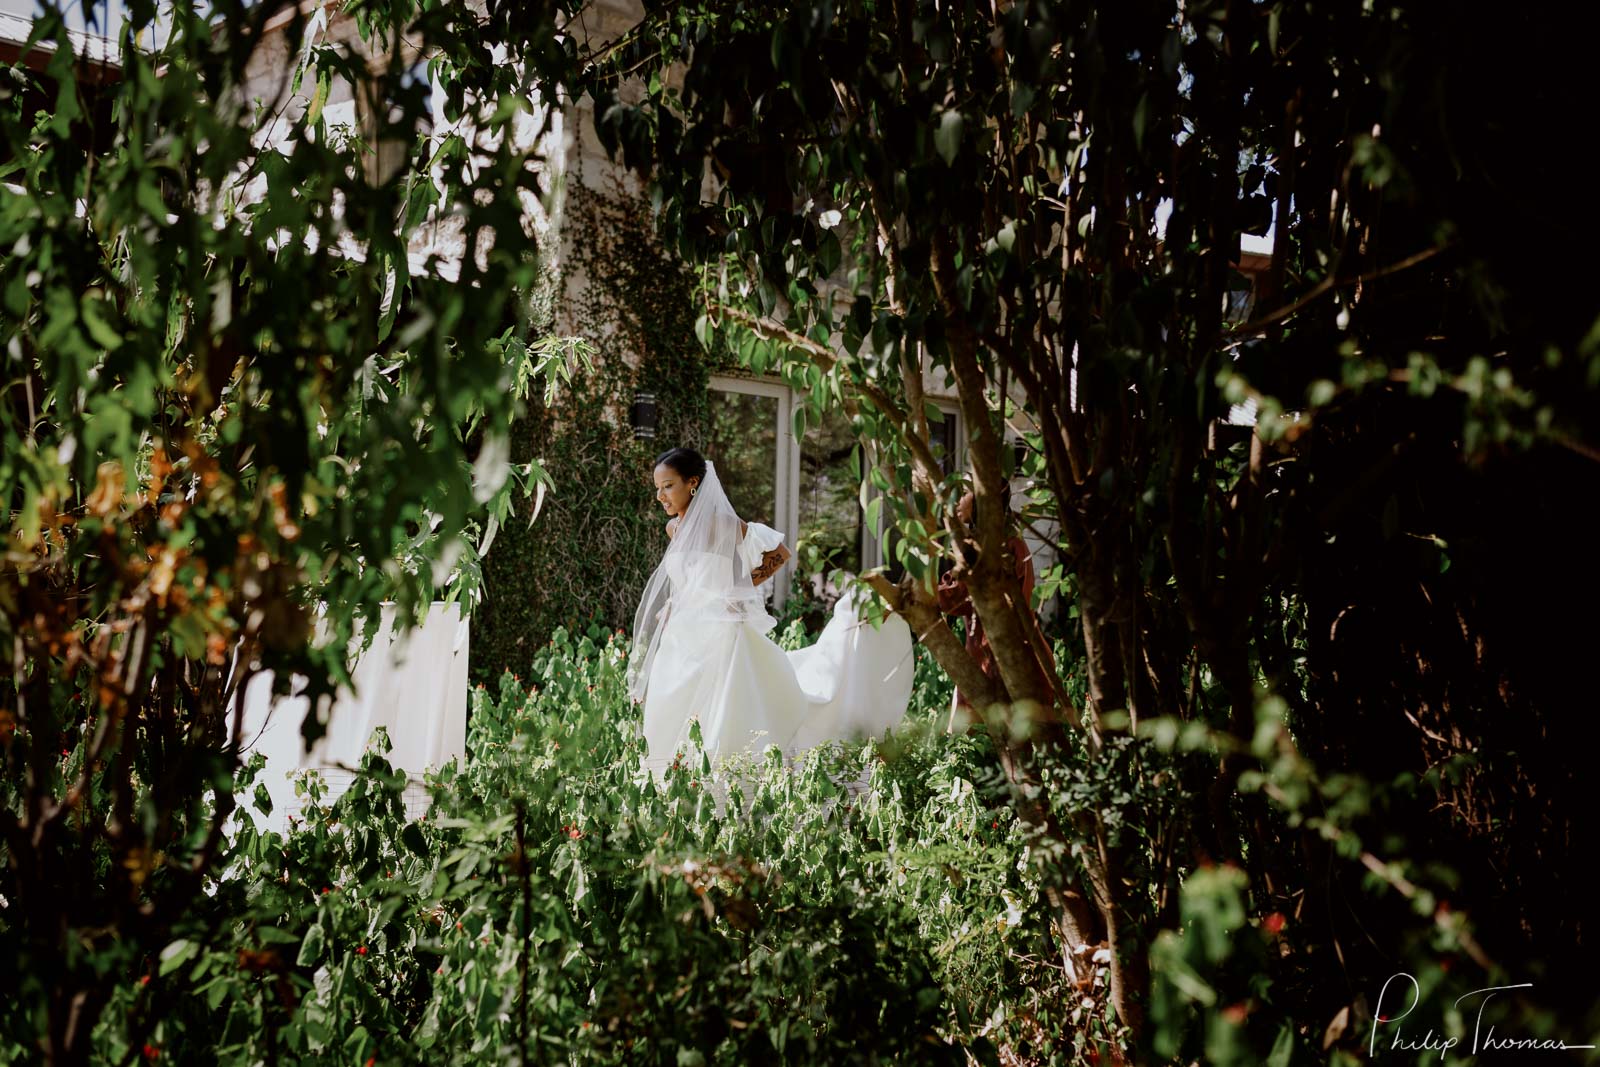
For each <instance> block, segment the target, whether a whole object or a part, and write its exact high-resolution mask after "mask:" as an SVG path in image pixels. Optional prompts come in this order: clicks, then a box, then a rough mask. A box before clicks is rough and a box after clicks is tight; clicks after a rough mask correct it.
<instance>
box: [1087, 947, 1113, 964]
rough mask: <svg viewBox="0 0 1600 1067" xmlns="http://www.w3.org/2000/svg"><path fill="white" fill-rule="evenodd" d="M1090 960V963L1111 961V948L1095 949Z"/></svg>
mask: <svg viewBox="0 0 1600 1067" xmlns="http://www.w3.org/2000/svg"><path fill="white" fill-rule="evenodd" d="M1090 962H1091V963H1110V962H1111V950H1110V949H1108V948H1102V949H1096V950H1095V954H1094V955H1093V956H1092V957H1091V958H1090Z"/></svg>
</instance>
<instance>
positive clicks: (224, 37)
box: [0, 2, 567, 1063]
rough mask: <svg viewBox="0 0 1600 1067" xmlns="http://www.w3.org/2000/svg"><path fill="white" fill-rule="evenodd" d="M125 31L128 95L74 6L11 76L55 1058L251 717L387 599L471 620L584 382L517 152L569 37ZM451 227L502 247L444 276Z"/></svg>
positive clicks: (3, 400) (23, 1003)
mask: <svg viewBox="0 0 1600 1067" xmlns="http://www.w3.org/2000/svg"><path fill="white" fill-rule="evenodd" d="M112 6H114V7H115V8H116V9H117V13H118V16H119V17H122V16H125V19H124V21H122V22H121V24H119V25H115V26H112V27H111V28H110V32H111V33H112V34H113V36H114V39H115V41H116V43H117V45H118V48H117V55H116V68H115V70H114V72H113V73H112V75H110V76H109V77H108V78H98V77H95V76H92V75H94V73H95V71H96V70H97V69H100V68H94V67H91V66H90V65H89V64H88V63H87V61H82V62H80V60H79V59H78V58H77V57H76V56H75V54H74V47H73V44H72V41H71V39H70V37H69V34H68V33H67V31H66V28H65V24H64V22H63V19H62V17H61V15H60V12H59V11H58V10H57V9H56V8H55V7H54V6H52V5H45V8H44V10H43V12H42V13H41V15H40V16H39V17H38V18H37V19H35V21H34V24H33V26H34V29H33V34H32V38H31V39H30V40H29V41H28V42H26V44H25V46H24V48H23V52H24V53H29V55H28V60H29V62H32V61H34V60H38V59H40V57H42V59H43V65H42V69H35V67H34V66H30V65H29V62H19V63H17V64H15V65H14V66H10V67H8V68H7V70H6V71H5V76H4V77H3V78H0V138H3V153H0V161H3V162H0V171H3V173H0V177H3V178H4V181H5V184H4V186H3V188H0V246H3V247H4V248H5V249H6V250H7V251H6V254H5V256H4V258H3V259H0V294H3V296H0V300H3V311H0V349H3V351H4V355H3V356H0V360H3V363H4V366H5V368H6V370H5V375H4V380H3V387H0V388H3V393H0V494H3V497H0V508H3V509H4V510H3V514H4V520H3V521H4V536H5V544H4V548H3V550H4V559H3V561H0V647H4V649H5V650H6V654H5V662H6V668H5V670H4V673H3V675H0V852H3V860H4V863H3V865H0V895H3V897H4V910H3V918H0V955H3V956H4V958H5V959H6V961H7V963H6V966H5V967H3V968H0V992H3V993H4V996H5V998H6V1001H7V1003H8V1005H9V1006H10V1009H9V1011H8V1017H9V1018H8V1022H7V1027H8V1028H9V1032H10V1034H11V1035H12V1036H13V1037H14V1038H17V1039H20V1040H22V1041H24V1043H25V1044H26V1045H27V1046H29V1047H33V1046H35V1045H36V1044H37V1047H38V1048H39V1049H40V1051H41V1053H42V1054H43V1055H44V1056H45V1057H47V1058H48V1059H49V1060H50V1061H51V1062H54V1063H73V1062H82V1061H83V1060H84V1059H85V1058H86V1057H87V1056H88V1055H89V1039H90V1033H91V1031H92V1030H93V1028H94V1027H95V1026H96V1024H97V1021H98V1020H99V1019H100V1016H101V1012H102V1010H103V1009H104V1007H105V1006H106V1005H107V1004H108V1003H109V1001H110V999H111V998H112V996H113V995H114V994H115V988H114V987H113V986H112V985H110V984H108V983H107V982H106V981H105V976H106V975H108V974H111V973H114V972H115V973H121V972H124V971H127V970H128V969H129V968H130V967H132V966H133V965H134V962H135V961H137V960H139V959H141V958H142V957H143V956H144V955H145V954H146V953H148V952H152V951H159V950H160V949H161V947H162V946H163V945H166V944H167V943H168V942H169V941H170V930H171V929H172V927H173V925H174V924H175V923H178V922H180V921H181V920H182V919H183V918H184V916H185V915H186V914H188V913H189V910H190V909H191V908H192V907H193V906H194V904H195V901H196V899H197V897H198V896H200V895H201V892H202V886H203V885H204V883H205V879H206V877H207V875H208V871H209V870H210V868H211V866H212V864H213V863H214V862H215V860H216V858H217V856H218V852H219V849H220V848H221V847H222V842H223V835H222V828H223V824H224V821H225V820H226V818H227V816H228V814H229V812H230V811H231V810H232V808H233V793H232V791H231V789H230V788H229V784H230V782H231V781H232V780H233V774H234V770H235V766H236V764H237V753H238V751H239V746H240V740H241V739H240V737H239V734H238V726H237V724H238V722H239V721H240V718H239V717H237V716H235V717H234V718H233V719H232V720H231V721H232V725H230V719H229V715H228V710H229V708H230V707H231V706H232V705H233V703H234V701H235V700H236V698H237V697H238V695H239V694H240V693H242V691H243V689H244V687H245V686H246V685H247V684H248V683H249V681H250V679H251V678H252V677H254V676H256V675H257V674H258V673H259V672H261V671H263V670H272V671H274V672H275V679H276V682H275V684H276V686H277V687H278V688H279V689H280V690H283V689H286V688H287V687H288V686H289V684H290V680H291V676H292V675H293V674H299V675H301V676H302V677H304V679H305V680H306V683H307V686H308V690H307V691H308V693H309V695H310V696H311V698H312V700H313V702H314V703H316V702H318V700H319V698H320V697H321V696H323V695H325V694H328V693H331V692H332V691H333V689H334V687H335V686H336V685H337V684H338V683H339V682H340V681H342V680H345V679H347V678H348V660H349V657H350V656H351V654H352V650H351V640H352V638H353V637H354V636H355V635H356V634H357V633H358V632H360V629H359V628H360V627H361V625H362V622H363V620H364V619H365V620H371V619H374V618H375V617H376V615H377V612H378V611H379V605H380V603H381V602H382V601H384V600H393V601H397V602H398V603H399V605H400V607H401V615H402V617H404V618H407V619H409V618H410V617H412V615H413V614H414V613H415V612H416V611H417V610H419V608H420V607H421V606H423V605H426V604H427V603H429V602H430V601H433V600H435V599H443V598H454V597H463V598H466V599H468V600H469V601H470V599H472V597H473V596H474V595H475V587H476V577H475V575H476V569H475V564H476V559H475V547H476V546H477V545H478V544H480V543H481V542H480V537H485V536H487V534H488V532H489V526H490V524H492V523H493V522H495V521H497V520H498V519H500V518H504V517H505V516H506V514H507V513H508V512H509V509H510V504H511V497H512V495H513V494H514V492H515V491H516V490H517V489H519V488H521V487H524V486H525V485H526V483H527V481H528V480H529V479H532V478H536V477H537V476H538V472H537V471H536V470H534V469H533V468H523V469H521V470H518V471H513V470H512V469H511V467H510V465H509V463H508V461H507V449H506V447H505V442H506V435H507V432H508V426H509V424H510V421H511V419H512V417H513V415H514V413H515V412H516V410H517V408H518V407H519V406H520V405H521V404H522V403H523V401H524V400H525V398H526V397H527V395H528V393H529V391H530V389H531V388H532V385H533V382H534V381H535V380H536V379H537V378H538V377H539V376H540V375H541V373H545V372H550V373H551V376H552V377H559V375H555V374H554V373H553V372H554V371H555V370H557V369H559V368H563V367H564V366H565V364H564V361H563V360H564V353H563V352H562V351H560V350H559V349H558V348H556V347H552V346H550V345H548V344H546V345H545V346H544V347H542V348H540V347H530V336H529V334H528V331H527V329H526V318H527V315H526V308H525V307H524V304H525V302H526V301H525V297H526V295H527V294H529V293H531V292H532V291H533V289H534V287H535V283H536V281H537V278H538V273H539V256H540V246H539V241H540V237H539V234H538V231H537V228H534V227H525V226H524V220H525V217H526V216H527V215H529V214H530V213H531V212H532V210H533V208H534V207H535V206H536V204H537V202H538V200H539V198H540V197H541V196H542V195H543V194H544V192H545V190H544V189H543V188H542V187H541V184H540V181H541V178H540V173H541V172H540V168H539V166H538V163H539V160H538V158H537V156H536V154H535V153H534V151H533V150H532V148H530V147H529V146H530V145H531V144H537V141H534V140H531V139H522V138H512V137H507V136H501V134H502V133H503V132H505V131H506V130H508V129H510V128H512V127H513V126H514V125H515V124H516V123H517V122H519V121H523V120H525V119H527V118H528V117H529V113H530V103H529V101H530V94H531V93H532V92H533V90H534V87H535V86H536V85H537V84H538V83H539V81H540V79H543V78H547V77H550V76H552V75H559V68H560V67H561V65H562V64H563V63H564V62H565V57H566V55H567V52H566V51H565V50H564V48H563V46H562V45H561V44H560V43H559V42H558V41H557V40H556V38H555V32H554V22H553V15H552V13H551V12H549V11H539V12H532V11H528V12H523V11H515V12H511V11H501V12H498V13H497V14H495V15H494V16H492V17H489V18H485V19H465V20H463V19H457V18H454V17H453V16H452V15H451V13H450V12H449V11H448V10H444V9H441V8H439V7H437V6H434V5H431V4H412V3H394V4H390V3H363V4H360V5H358V6H357V7H356V8H355V9H354V12H353V14H345V15H341V16H339V17H338V20H337V28H338V32H337V33H335V32H334V29H335V26H334V23H333V22H331V21H330V19H331V17H332V16H330V13H329V12H328V10H327V9H326V8H323V7H320V6H318V7H316V8H315V9H314V10H311V11H309V12H301V11H300V9H298V8H290V9H289V10H287V11H285V12H284V15H285V16H286V17H288V18H289V21H288V23H287V24H286V25H280V23H282V22H283V20H282V19H276V20H275V19H274V16H275V15H276V14H277V13H278V12H277V9H278V7H279V5H273V4H256V3H240V2H232V3H230V2H222V3H207V4H205V5H198V6H194V5H186V4H178V5H171V6H167V5H164V6H163V8H162V12H161V20H160V22H159V24H158V23H157V21H156V15H157V12H156V5H155V4H153V3H132V4H127V5H120V4H119V5H112ZM96 17H97V18H98V19H99V20H101V21H100V25H101V27H102V28H104V25H105V24H104V20H105V19H106V18H107V17H108V15H107V13H106V12H105V11H104V10H101V11H99V12H98V14H97V16H96ZM402 44H404V47H402ZM512 44H514V45H515V47H516V49H517V52H518V55H519V57H520V62H519V63H518V64H516V65H514V66H513V65H505V64H499V63H496V62H495V61H494V53H495V50H496V49H497V48H499V49H501V50H502V51H503V50H504V48H505V47H507V46H509V45H512ZM274 48H276V49H281V50H282V51H281V54H283V55H284V56H286V57H287V58H286V61H285V63H284V64H283V65H281V66H280V67H278V68H271V69H274V70H275V73H274V76H273V77H272V78H270V79H268V81H267V82H266V83H265V84H262V83H260V82H257V81H253V80H252V79H253V78H254V76H255V73H256V72H257V71H258V69H259V65H258V64H257V63H256V62H255V61H256V59H257V57H258V52H263V51H264V52H267V53H270V52H271V51H272V49H274ZM407 49H420V50H421V51H422V53H423V54H425V55H427V56H428V57H429V69H430V70H431V76H432V82H433V84H434V85H436V86H437V87H438V89H439V91H440V94H441V97H442V99H443V101H444V103H445V107H444V112H445V113H444V114H442V115H440V116H438V117H437V118H438V120H439V121H438V122H437V123H435V121H434V119H435V117H434V116H432V115H431V111H430V101H429V90H428V86H427V82H425V81H424V82H418V81H417V80H416V79H414V78H410V77H408V70H409V68H410V67H411V65H412V62H413V59H412V56H411V55H408V54H407V51H406V50H407ZM101 73H104V71H103V70H101ZM335 91H337V92H339V93H341V94H343V95H344V96H346V97H353V98H354V99H355V100H356V101H357V102H358V106H359V108H358V117H361V116H365V117H361V118H360V121H359V122H357V123H355V124H353V125H352V124H350V123H334V122H332V121H331V120H330V117H329V116H330V110H329V108H328V106H327V105H328V104H329V100H330V96H331V95H332V94H334V93H335ZM90 101H92V102H93V104H94V106H89V103H88V102H90ZM538 119H539V116H538V115H537V114H534V115H533V116H532V120H533V125H534V127H535V129H536V128H537V126H538ZM379 149H382V150H383V152H382V158H383V159H385V160H398V162H397V163H395V164H394V165H386V166H383V167H380V166H379V165H378V157H377V156H376V155H375V153H376V152H377V151H378V150H379ZM443 220H448V221H449V223H450V225H452V226H454V227H455V228H456V229H457V231H458V232H459V233H460V234H461V236H462V238H463V241H464V247H465V248H466V249H468V250H470V254H467V255H463V256H460V257H458V258H457V260H456V261H455V262H446V261H445V260H444V259H442V258H441V257H429V258H428V259H427V261H426V262H419V263H416V264H413V262H412V259H411V251H412V249H411V242H412V239H413V237H415V236H416V235H417V234H418V232H419V231H420V230H421V228H422V227H424V226H428V225H432V224H435V223H441V222H442V221H443ZM472 437H477V438H481V439H482V440H483V441H484V442H485V444H484V446H483V448H482V449H481V450H480V451H479V452H478V454H477V458H476V461H475V462H472V463H469V462H468V458H469V456H468V452H467V448H466V442H467V440H468V439H469V438H472ZM319 605H320V608H319ZM323 725H324V724H323V722H322V721H321V719H320V718H319V716H318V715H311V716H308V717H307V719H306V724H305V732H306V734H307V736H308V737H315V736H316V735H317V734H318V733H319V732H320V731H321V730H322V729H323Z"/></svg>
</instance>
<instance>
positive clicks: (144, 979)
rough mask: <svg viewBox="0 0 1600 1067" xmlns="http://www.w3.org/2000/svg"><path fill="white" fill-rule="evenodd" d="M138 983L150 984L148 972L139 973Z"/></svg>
mask: <svg viewBox="0 0 1600 1067" xmlns="http://www.w3.org/2000/svg"><path fill="white" fill-rule="evenodd" d="M139 984H140V985H149V984H150V976H149V975H148V974H146V975H141V976H140V978H139Z"/></svg>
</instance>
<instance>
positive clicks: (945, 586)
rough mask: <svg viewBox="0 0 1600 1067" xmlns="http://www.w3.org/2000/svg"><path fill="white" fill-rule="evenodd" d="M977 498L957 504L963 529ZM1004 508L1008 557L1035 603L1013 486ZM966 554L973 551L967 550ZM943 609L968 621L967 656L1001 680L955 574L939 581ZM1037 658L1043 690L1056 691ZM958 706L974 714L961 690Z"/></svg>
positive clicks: (1006, 493) (1028, 599)
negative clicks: (1014, 501)
mask: <svg viewBox="0 0 1600 1067" xmlns="http://www.w3.org/2000/svg"><path fill="white" fill-rule="evenodd" d="M974 505H975V498H974V496H973V494H972V491H971V490H968V491H967V492H966V493H965V494H964V495H963V496H962V497H961V499H960V501H958V502H957V504H956V517H957V518H958V519H960V520H961V523H962V525H963V526H965V527H967V528H968V529H969V530H970V529H971V528H972V515H973V508H974ZM1001 506H1002V507H1004V508H1005V512H1006V531H1007V533H1008V534H1009V535H1010V536H1009V537H1008V539H1007V541H1006V554H1007V555H1008V556H1009V557H1010V561H1011V563H1012V565H1013V566H1014V567H1015V568H1016V575H1017V582H1018V584H1020V585H1021V587H1022V596H1023V602H1024V603H1026V604H1028V605H1030V610H1031V605H1032V603H1033V556H1032V554H1031V553H1029V551H1028V544H1027V542H1026V541H1024V540H1023V539H1022V538H1021V537H1019V536H1018V535H1017V532H1016V516H1015V514H1014V513H1013V512H1012V510H1011V487H1010V486H1006V487H1005V490H1004V493H1003V495H1002V497H1001ZM964 551H970V550H965V549H964ZM939 610H940V611H942V612H944V613H945V614H946V615H954V616H956V617H957V618H964V619H966V620H967V640H966V648H967V653H968V654H969V655H970V656H972V658H973V659H974V660H976V661H977V663H978V667H979V669H981V670H982V671H983V673H984V674H985V675H986V676H987V677H989V678H992V679H994V680H995V681H999V680H1000V668H999V665H998V664H996V663H995V660H994V653H993V652H992V651H991V650H990V648H989V640H988V638H987V636H985V634H984V632H983V623H982V622H981V621H979V619H978V614H977V612H975V611H974V610H973V608H972V597H971V596H970V595H969V594H968V592H967V584H966V582H964V581H962V580H961V579H959V578H957V577H956V576H955V572H954V571H951V572H949V573H947V574H945V575H944V577H942V578H940V579H939ZM1030 658H1033V659H1034V669H1035V670H1036V671H1038V674H1039V680H1040V685H1041V688H1042V690H1043V691H1044V692H1050V691H1051V690H1052V688H1053V687H1052V684H1051V681H1050V679H1049V678H1048V677H1046V676H1045V674H1044V671H1043V669H1042V668H1040V667H1039V665H1038V660H1037V658H1034V657H1030ZM955 702H956V705H957V706H959V707H961V708H963V709H965V710H966V711H967V712H968V713H969V715H970V714H971V712H972V711H973V706H972V701H971V700H969V699H968V698H967V696H966V694H964V693H962V692H961V690H960V689H959V688H957V690H956V699H955ZM950 719H951V727H952V728H953V727H954V724H955V709H954V708H952V709H951V712H950Z"/></svg>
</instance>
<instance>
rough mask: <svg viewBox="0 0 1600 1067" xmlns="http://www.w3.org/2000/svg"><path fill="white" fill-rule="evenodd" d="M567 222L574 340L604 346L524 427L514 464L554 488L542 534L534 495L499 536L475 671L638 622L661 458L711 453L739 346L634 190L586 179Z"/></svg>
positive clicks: (489, 568)
mask: <svg viewBox="0 0 1600 1067" xmlns="http://www.w3.org/2000/svg"><path fill="white" fill-rule="evenodd" d="M564 225H565V226H566V227H567V229H568V233H569V234H571V238H570V239H569V241H568V246H569V250H568V253H567V255H568V258H567V260H566V265H565V281H566V283H567V284H566V285H565V286H564V287H562V288H559V289H558V291H560V292H564V294H565V295H564V299H565V300H566V301H567V306H566V307H565V308H555V309H553V321H556V322H559V323H560V328H561V332H563V333H567V334H573V335H576V336H580V337H583V338H584V339H586V340H588V341H589V342H590V343H591V344H593V346H594V348H595V350H596V358H595V360H594V366H593V369H592V371H591V372H590V373H588V374H583V375H579V376H576V377H574V379H573V381H572V382H571V383H570V387H569V388H565V389H563V390H562V391H561V393H560V394H559V396H558V397H557V398H556V399H555V401H554V402H553V403H552V404H550V405H548V406H547V405H545V404H544V403H542V402H540V403H537V404H535V405H534V406H533V407H532V408H531V410H530V412H529V414H528V415H527V416H526V417H525V418H524V419H523V421H522V424H521V425H520V426H519V427H518V428H517V430H516V433H515V439H514V444H513V456H512V458H513V460H514V461H516V462H524V461H526V460H528V459H535V458H537V459H538V460H539V461H540V462H541V463H542V464H543V465H544V467H545V469H546V470H548V471H549V472H550V474H551V476H552V478H553V479H554V482H555V487H554V490H553V491H552V492H551V493H550V494H548V495H547V496H546V497H545V499H544V501H543V504H542V506H541V508H540V511H539V514H538V518H537V520H536V521H535V522H534V523H533V524H532V525H531V526H530V525H529V521H528V520H529V518H530V516H531V514H532V507H533V504H532V502H531V501H527V502H524V504H523V505H522V507H521V510H520V513H519V515H518V516H517V517H515V518H513V519H512V520H511V521H509V522H508V523H507V524H506V526H505V528H504V529H503V530H502V531H501V532H500V534H499V535H498V537H497V538H496V540H495V542H494V545H493V547H492V550H491V551H490V553H489V556H488V558H487V559H486V560H485V562H484V587H485V590H486V597H485V600H484V603H483V605H482V606H481V607H480V609H479V611H478V613H477V615H476V617H475V619H474V622H473V631H472V662H471V673H472V675H473V677H474V679H477V680H481V679H484V678H489V677H493V676H497V675H499V674H500V672H501V671H503V670H511V671H513V672H517V673H525V672H526V671H527V669H528V667H529V665H530V663H531V660H532V656H533V653H534V650H536V649H537V648H539V647H540V646H542V645H543V644H545V643H546V642H548V641H549V639H550V634H551V633H552V632H553V631H554V630H555V629H556V627H558V626H568V627H574V626H579V625H587V624H588V623H590V622H598V623H600V624H601V625H604V626H606V627H608V628H619V627H621V628H627V627H631V626H632V624H633V612H634V608H635V607H636V605H637V603H638V596H639V591H640V589H642V588H643V586H644V582H645V580H646V579H647V578H648V577H649V575H650V572H651V570H652V569H653V568H654V567H655V565H656V562H657V561H658V560H659V559H660V556H661V550H662V548H663V547H664V545H665V534H664V533H663V530H662V526H663V522H664V518H663V516H662V514H661V511H660V509H659V508H658V507H657V505H656V503H655V499H654V493H653V490H652V488H651V480H650V460H651V459H652V458H653V457H654V456H655V455H656V454H657V453H658V452H660V451H663V450H665V449H667V448H670V447H672V446H674V445H688V446H690V447H699V446H701V445H703V443H704V438H705V433H706V425H707V420H708V415H709V406H708V399H707V385H708V382H709V379H710V375H711V373H712V371H713V369H715V368H718V367H722V366H728V365H731V363H732V360H731V357H730V356H729V355H728V354H727V353H725V352H716V353H712V354H710V355H709V356H708V355H707V354H706V353H705V352H704V351H703V349H702V348H701V345H700V343H699V341H697V340H696V338H695V335H694V321H695V316H696V309H695V304H694V302H693V293H694V282H695V278H694V275H693V274H692V273H691V272H690V270H689V269H688V268H687V267H686V266H685V265H684V264H683V263H682V262H681V261H679V260H678V259H677V257H676V256H675V255H673V253H672V252H671V251H669V250H668V249H666V248H664V247H663V246H662V245H661V244H660V242H659V241H657V240H656V238H655V234H654V229H653V225H652V222H651V219H650V210H649V204H648V203H647V202H645V201H643V200H641V199H639V198H638V197H637V196H635V195H632V194H630V193H629V192H628V191H627V190H626V189H624V188H622V187H621V185H620V184H614V185H613V187H612V188H611V189H609V190H606V191H603V192H601V191H596V190H593V189H589V188H586V187H583V186H581V185H579V184H578V183H576V182H575V183H574V185H573V187H572V188H571V189H570V190H569V192H568V194H567V203H566V216H565V222H564ZM635 390H646V391H649V392H651V393H653V394H655V397H656V402H657V405H658V409H659V411H660V423H659V429H658V432H657V436H656V439H655V440H653V441H635V440H634V438H633V430H632V428H631V426H630V425H629V422H628V407H629V405H630V404H631V403H632V399H633V394H634V392H635Z"/></svg>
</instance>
